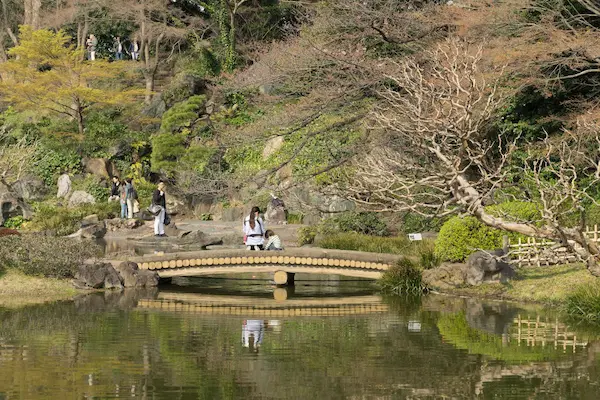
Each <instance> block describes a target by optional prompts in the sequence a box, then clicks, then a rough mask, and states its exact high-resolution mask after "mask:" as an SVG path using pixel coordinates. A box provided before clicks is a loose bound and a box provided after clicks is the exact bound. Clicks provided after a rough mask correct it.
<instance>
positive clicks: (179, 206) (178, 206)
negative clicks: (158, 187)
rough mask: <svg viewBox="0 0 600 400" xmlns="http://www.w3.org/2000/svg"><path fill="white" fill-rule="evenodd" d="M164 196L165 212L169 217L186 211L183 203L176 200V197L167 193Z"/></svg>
mask: <svg viewBox="0 0 600 400" xmlns="http://www.w3.org/2000/svg"><path fill="white" fill-rule="evenodd" d="M165 196H166V197H167V212H168V213H169V215H179V214H185V213H186V212H187V211H188V210H187V207H186V205H185V202H184V201H183V200H180V199H179V198H177V196H173V195H172V194H169V193H167V194H166V195H165Z"/></svg>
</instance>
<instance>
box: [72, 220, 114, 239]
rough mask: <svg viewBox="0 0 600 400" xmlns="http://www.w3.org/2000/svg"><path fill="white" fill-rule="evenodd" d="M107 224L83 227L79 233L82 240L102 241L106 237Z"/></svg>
mask: <svg viewBox="0 0 600 400" xmlns="http://www.w3.org/2000/svg"><path fill="white" fill-rule="evenodd" d="M106 231H107V229H106V224H105V223H104V221H100V222H96V223H90V224H87V225H85V226H84V225H82V226H81V229H80V230H79V231H78V233H79V237H81V238H82V239H102V238H103V237H104V235H106Z"/></svg>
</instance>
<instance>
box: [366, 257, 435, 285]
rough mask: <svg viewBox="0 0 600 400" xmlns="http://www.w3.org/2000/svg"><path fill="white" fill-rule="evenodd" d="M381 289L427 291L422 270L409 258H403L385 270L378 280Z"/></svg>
mask: <svg viewBox="0 0 600 400" xmlns="http://www.w3.org/2000/svg"><path fill="white" fill-rule="evenodd" d="M378 284H379V286H380V287H381V290H382V291H383V292H387V293H394V294H408V293H411V294H419V293H423V292H424V291H427V290H428V289H427V286H426V285H425V284H424V283H423V276H422V274H421V270H420V269H419V268H418V267H417V265H416V264H415V263H414V262H412V261H411V260H409V259H408V258H402V259H400V260H398V262H397V263H396V264H394V265H392V266H391V267H390V269H388V270H387V271H385V272H384V273H383V275H382V277H381V279H380V280H379V282H378Z"/></svg>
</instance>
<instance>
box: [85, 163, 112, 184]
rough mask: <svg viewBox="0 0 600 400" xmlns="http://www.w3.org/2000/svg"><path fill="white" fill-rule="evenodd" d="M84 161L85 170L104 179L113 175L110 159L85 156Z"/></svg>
mask: <svg viewBox="0 0 600 400" xmlns="http://www.w3.org/2000/svg"><path fill="white" fill-rule="evenodd" d="M82 163H83V167H84V170H85V172H88V173H90V174H92V175H94V176H97V177H99V178H103V179H109V178H110V177H111V175H110V172H109V170H112V168H111V167H109V165H108V164H109V161H108V160H107V159H105V158H84V159H83V161H82Z"/></svg>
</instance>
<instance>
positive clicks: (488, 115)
mask: <svg viewBox="0 0 600 400" xmlns="http://www.w3.org/2000/svg"><path fill="white" fill-rule="evenodd" d="M423 60H424V61H422V62H419V61H418V60H416V59H414V58H409V59H407V60H405V61H403V62H401V63H399V64H397V65H396V68H395V71H394V72H393V73H390V74H387V78H388V79H389V82H390V84H389V85H388V86H387V87H386V88H385V89H384V90H382V91H381V96H382V98H383V99H384V101H383V102H382V104H381V105H380V106H379V107H378V108H377V109H376V111H375V112H374V114H373V117H374V120H375V121H376V122H377V128H378V129H377V131H378V132H380V133H381V134H380V135H377V136H375V137H374V140H373V143H372V146H371V149H370V152H369V153H368V154H366V155H364V156H363V157H360V158H359V159H357V161H356V162H355V163H354V165H353V168H351V169H350V170H351V171H352V174H351V175H350V176H349V178H350V180H349V183H350V184H349V185H347V186H346V187H344V188H343V191H344V192H346V193H348V192H350V193H351V197H352V198H353V199H354V200H356V201H357V202H358V203H360V204H362V205H363V206H365V207H367V208H371V209H373V210H376V211H411V212H414V213H418V214H421V215H427V216H444V215H450V214H456V213H467V214H470V215H473V216H474V217H476V218H477V219H479V220H480V221H481V222H482V223H484V224H486V225H488V226H491V227H494V228H498V229H503V230H506V231H509V232H516V233H520V234H523V235H527V236H533V237H541V238H547V239H552V240H556V241H558V242H559V243H561V244H562V245H564V246H567V247H568V248H569V249H571V250H572V251H574V252H575V253H577V254H578V255H579V256H580V258H581V259H582V260H583V261H586V262H587V264H588V269H589V270H590V272H592V273H593V274H594V275H597V276H600V268H599V267H598V261H599V260H600V250H599V248H598V246H597V245H596V244H595V243H594V242H593V241H592V240H590V239H589V238H587V237H586V235H585V234H584V225H585V223H584V222H585V221H584V218H582V219H581V221H582V222H581V223H580V224H578V225H577V226H574V227H571V226H569V225H567V224H565V219H564V217H565V213H575V214H577V215H583V213H582V210H583V208H584V205H585V204H586V202H587V203H589V202H594V200H593V198H592V196H591V195H590V189H591V188H592V187H593V185H595V184H596V183H597V182H599V180H600V163H599V162H598V160H599V159H600V137H599V136H598V133H597V132H598V131H599V130H598V129H593V128H594V127H597V125H593V123H586V124H582V125H581V127H580V129H579V130H578V131H577V132H567V133H565V135H563V136H560V137H553V138H550V137H549V138H546V140H544V141H542V142H541V143H535V144H531V145H527V144H520V147H519V150H520V152H521V153H523V152H524V154H525V157H522V158H518V157H516V150H517V144H518V142H519V138H518V137H514V136H513V137H511V136H510V135H509V134H508V133H505V132H497V131H495V130H494V129H491V127H492V124H491V123H492V121H493V118H494V115H495V112H496V111H497V109H498V107H499V106H500V105H501V104H502V99H501V96H500V95H499V92H498V88H497V86H496V84H495V83H494V82H497V78H498V77H499V76H501V71H497V73H496V74H495V76H492V77H491V78H492V79H491V82H492V83H491V84H489V83H488V80H487V79H486V77H485V76H484V74H483V73H482V72H481V71H480V70H479V65H480V63H481V60H482V48H481V47H479V48H477V49H471V48H469V47H468V46H467V45H464V44H463V43H461V42H460V41H459V40H457V39H451V40H448V41H446V42H445V43H444V44H442V45H440V46H439V47H438V48H437V50H435V51H432V52H429V53H426V56H425V57H424V58H423ZM508 186H512V190H511V193H517V194H513V196H514V198H515V199H519V200H526V201H531V202H535V204H538V205H539V210H540V219H539V220H536V221H522V220H516V219H514V218H511V217H510V216H508V215H498V214H495V213H491V212H490V211H488V208H486V205H488V204H490V203H492V202H493V201H494V198H495V197H496V196H498V195H499V194H501V193H503V192H505V190H506V189H507V187H508ZM524 194H528V195H527V196H524ZM521 195H523V196H522V197H521V198H519V196H521Z"/></svg>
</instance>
